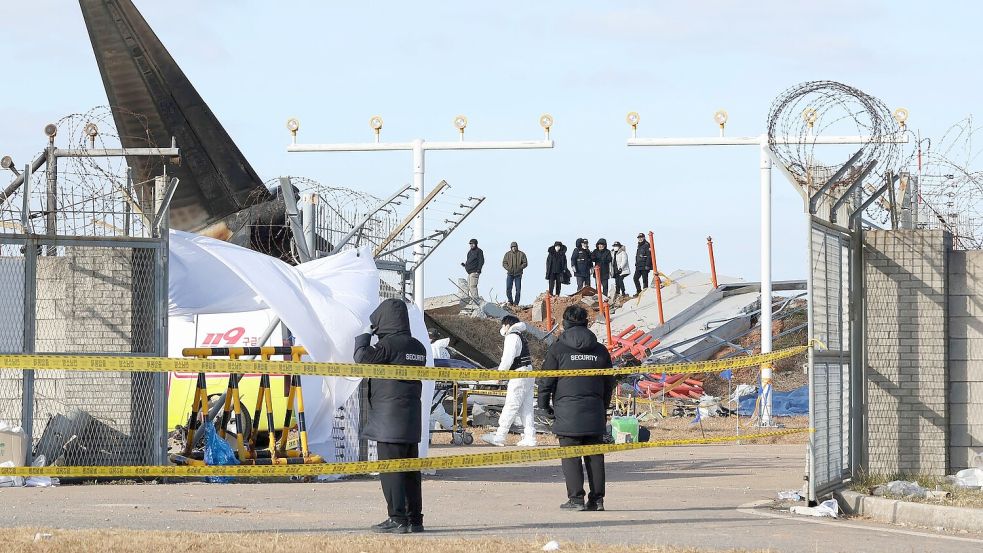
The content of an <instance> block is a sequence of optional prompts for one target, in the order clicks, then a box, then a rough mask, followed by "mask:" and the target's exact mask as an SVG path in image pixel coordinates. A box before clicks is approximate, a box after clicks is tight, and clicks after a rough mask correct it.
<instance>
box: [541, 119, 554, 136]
mask: <svg viewBox="0 0 983 553" xmlns="http://www.w3.org/2000/svg"><path fill="white" fill-rule="evenodd" d="M539 126H540V127H543V130H544V131H546V139H547V140H549V138H550V127H552V126H553V116H552V115H550V114H548V113H544V114H542V115H540V116H539Z"/></svg>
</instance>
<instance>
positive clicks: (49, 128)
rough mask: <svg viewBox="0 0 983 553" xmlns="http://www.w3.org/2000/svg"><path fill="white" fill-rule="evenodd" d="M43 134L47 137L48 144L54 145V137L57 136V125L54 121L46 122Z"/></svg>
mask: <svg viewBox="0 0 983 553" xmlns="http://www.w3.org/2000/svg"><path fill="white" fill-rule="evenodd" d="M44 134H45V136H47V137H48V144H50V145H54V143H55V137H56V136H58V126H57V125H55V124H54V123H48V124H47V125H45V126H44Z"/></svg>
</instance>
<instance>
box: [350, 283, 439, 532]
mask: <svg viewBox="0 0 983 553" xmlns="http://www.w3.org/2000/svg"><path fill="white" fill-rule="evenodd" d="M369 323H370V326H369V328H370V332H368V333H365V334H362V335H360V336H357V337H356V338H355V353H354V359H355V362H356V363H366V364H375V365H413V366H423V365H426V364H427V347H426V346H424V345H423V344H422V343H420V341H419V340H417V339H416V338H414V337H413V335H412V334H411V333H410V316H409V311H408V310H407V308H406V303H405V302H404V301H403V300H400V299H388V300H385V301H383V302H382V303H380V304H379V307H377V308H376V309H375V311H373V312H372V315H371V316H369ZM372 335H375V336H376V337H377V338H378V339H379V340H378V342H377V343H376V344H375V345H372ZM366 386H367V388H368V398H367V413H366V423H365V427H364V428H363V429H362V433H361V435H362V437H363V438H365V439H368V440H375V442H376V448H377V450H378V453H379V460H380V461H386V460H389V459H415V458H417V457H419V456H420V435H421V434H422V431H423V425H422V421H421V411H422V406H421V404H420V395H421V393H422V392H423V383H422V382H421V381H419V380H396V379H385V378H380V379H376V378H370V379H368V382H367V384H366ZM380 479H381V480H382V493H383V495H384V496H385V498H386V506H387V508H388V511H389V518H387V519H386V520H384V521H382V522H381V523H380V524H377V525H375V526H373V527H372V531H373V532H379V533H385V534H408V533H411V532H413V533H416V532H423V491H422V478H421V476H420V471H409V472H390V473H384V474H382V476H381V477H380Z"/></svg>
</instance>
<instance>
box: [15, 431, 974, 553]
mask: <svg viewBox="0 0 983 553" xmlns="http://www.w3.org/2000/svg"><path fill="white" fill-rule="evenodd" d="M803 447H804V446H801V445H792V446H789V445H751V446H737V445H724V446H694V447H677V448H660V449H656V450H640V451H633V452H627V453H623V454H618V455H615V456H609V457H608V465H607V466H608V476H609V481H608V491H607V500H606V502H605V504H606V507H607V509H608V510H607V511H606V512H603V513H580V512H575V513H570V512H565V511H560V510H559V508H558V507H559V505H560V503H561V502H563V501H564V500H565V497H564V492H563V490H564V488H563V484H562V476H561V474H560V470H559V462H558V461H556V462H548V463H538V464H532V465H520V466H514V467H499V468H485V469H474V470H459V471H443V472H441V473H440V474H439V475H437V476H433V477H428V478H426V480H425V481H424V498H425V512H426V523H427V528H428V531H429V532H428V534H427V535H431V536H435V537H436V536H454V537H458V536H462V535H469V536H478V535H484V536H502V537H510V538H539V539H542V540H543V541H544V542H545V541H548V540H549V539H557V540H560V541H561V542H562V541H565V540H572V541H591V542H608V543H624V542H632V543H648V544H675V545H684V546H698V547H707V548H714V549H716V548H731V547H737V548H748V549H754V548H771V549H773V550H775V551H787V552H790V553H791V552H796V553H798V552H802V551H821V552H823V553H833V552H837V551H851V552H863V551H891V552H907V551H911V552H919V553H921V552H927V551H932V552H955V551H981V550H983V536H967V535H945V534H939V533H935V532H933V531H931V530H915V529H903V528H898V527H891V526H887V525H880V524H872V523H865V522H862V521H842V520H836V521H819V520H818V519H804V518H792V517H791V516H790V515H787V514H782V513H781V512H780V511H776V510H774V509H771V508H768V507H753V506H752V505H753V504H754V503H755V502H764V503H767V500H769V499H771V498H773V497H774V496H775V493H776V492H777V491H778V490H782V489H796V488H799V487H800V486H801V483H802V465H803V458H802V452H803ZM482 449H484V448H482ZM437 451H439V452H440V453H443V454H453V453H460V452H462V450H461V449H460V448H450V447H447V448H439V449H438V450H437ZM0 498H2V502H3V504H4V505H5V508H4V509H3V511H4V514H3V516H0V526H6V527H12V526H32V527H34V526H37V527H53V528H133V529H160V530H162V529H170V530H196V531H216V532H230V531H236V530H245V529H251V530H278V531H280V532H342V533H347V532H362V531H364V528H365V527H366V526H368V525H370V524H374V523H376V522H379V521H380V520H382V519H383V518H385V513H384V503H383V500H382V494H381V491H380V490H379V484H378V482H377V481H375V480H371V479H361V480H348V481H341V482H328V483H316V484H311V483H308V484H302V483H292V484H286V483H284V484H226V485H220V484H202V483H193V484H168V485H89V486H61V487H57V488H50V489H25V488H20V489H11V488H7V489H2V490H0ZM410 538H411V539H418V538H417V537H416V536H411V537H410Z"/></svg>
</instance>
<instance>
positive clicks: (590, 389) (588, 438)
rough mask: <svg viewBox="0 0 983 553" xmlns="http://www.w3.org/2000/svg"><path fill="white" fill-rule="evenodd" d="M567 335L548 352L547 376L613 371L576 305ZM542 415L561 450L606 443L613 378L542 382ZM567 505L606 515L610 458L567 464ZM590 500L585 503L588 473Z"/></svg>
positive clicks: (566, 318)
mask: <svg viewBox="0 0 983 553" xmlns="http://www.w3.org/2000/svg"><path fill="white" fill-rule="evenodd" d="M563 328H564V331H563V334H561V335H560V337H559V338H558V339H557V341H556V342H555V343H554V344H553V345H551V346H550V348H549V349H548V350H547V351H546V358H545V359H544V360H543V370H557V369H600V368H610V367H611V355H610V354H609V353H608V350H607V348H605V347H604V346H603V345H602V344H600V343H598V341H597V337H596V336H595V335H594V333H593V332H591V331H590V329H588V328H587V311H586V310H585V309H584V308H583V307H580V306H579V305H571V306H569V307H567V308H566V310H565V311H564V312H563ZM537 384H538V386H539V396H538V403H539V407H540V409H544V410H546V412H547V413H552V414H553V416H554V417H555V420H554V421H553V433H554V434H556V436H557V437H558V438H559V441H560V445H561V446H564V447H566V446H575V445H593V444H601V443H604V433H605V427H606V424H607V409H608V405H609V404H610V403H611V396H612V394H613V393H614V387H615V378H614V377H613V376H574V377H560V378H540V379H538V380H537ZM561 465H562V467H563V479H564V480H565V481H566V485H567V502H566V503H564V504H562V505H560V508H561V509H568V510H578V511H603V510H604V455H590V456H587V457H574V458H572V459H563V460H562V461H561ZM585 468H586V470H587V482H588V483H589V484H590V494H589V495H587V496H586V497H587V500H586V501H584V496H585V493H584V469H585Z"/></svg>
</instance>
